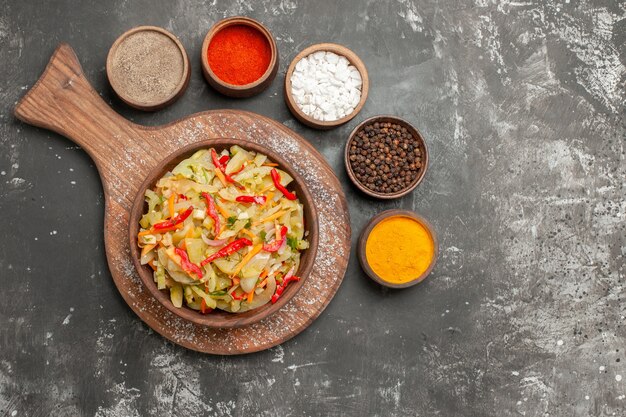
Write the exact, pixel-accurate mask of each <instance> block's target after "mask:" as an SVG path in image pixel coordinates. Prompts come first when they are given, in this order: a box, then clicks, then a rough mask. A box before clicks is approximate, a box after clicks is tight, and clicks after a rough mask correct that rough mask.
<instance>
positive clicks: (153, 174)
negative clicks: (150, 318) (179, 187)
mask: <svg viewBox="0 0 626 417" xmlns="http://www.w3.org/2000/svg"><path fill="white" fill-rule="evenodd" d="M233 145H239V146H241V147H242V148H244V149H246V150H252V151H255V152H261V153H264V154H265V155H267V156H268V158H270V159H272V160H273V161H274V162H276V163H278V164H279V167H280V168H281V169H283V170H285V171H286V172H287V173H288V174H289V175H291V176H292V177H293V179H294V183H296V184H297V186H298V188H299V190H298V192H299V191H302V195H299V196H298V199H299V200H300V202H301V203H302V204H305V205H306V206H305V210H304V213H305V221H306V222H307V231H308V232H309V235H308V237H307V239H308V240H309V248H307V249H305V251H303V254H302V256H303V257H305V258H304V260H303V259H302V258H301V262H300V266H299V268H298V271H296V272H297V274H298V275H299V276H300V278H301V279H300V280H299V281H296V282H294V283H292V284H290V285H289V286H288V287H287V288H286V289H285V291H284V292H283V294H282V296H281V297H280V298H279V299H278V301H277V302H276V303H275V304H271V303H268V304H265V305H263V306H261V307H258V308H256V309H254V310H249V311H247V312H244V313H229V312H226V311H220V310H216V311H218V312H217V313H210V314H204V315H203V314H201V313H200V312H198V311H196V310H193V309H190V308H189V307H186V306H185V305H183V307H181V308H177V307H174V305H173V304H172V302H171V300H170V295H169V291H165V290H159V289H158V288H157V286H156V284H155V283H154V279H153V274H152V270H151V269H150V268H149V267H148V266H147V265H141V264H140V250H139V248H138V246H137V233H138V231H139V219H140V218H141V216H142V214H143V213H144V211H145V201H144V200H145V199H144V194H145V191H146V189H148V188H152V187H153V185H154V183H155V182H156V181H158V180H159V178H161V177H162V176H163V174H165V172H167V171H169V170H171V169H172V168H173V167H174V166H175V165H176V164H178V163H179V162H180V161H182V160H183V159H184V158H186V157H189V156H191V155H192V154H193V153H194V152H196V151H198V150H200V149H204V148H206V149H208V148H211V147H214V148H217V149H224V148H228V147H230V146H233ZM307 214H308V216H307ZM307 217H310V218H309V219H307ZM128 236H129V244H130V252H131V257H132V259H133V264H134V266H135V270H136V271H137V273H138V274H139V277H140V279H141V281H142V283H143V285H144V286H145V287H146V288H147V289H148V292H150V293H151V294H152V296H153V297H154V298H156V299H157V301H158V302H159V303H160V304H162V305H163V306H164V307H165V308H167V309H168V310H169V311H170V312H172V313H173V314H174V315H176V316H177V317H180V318H181V319H183V320H185V321H189V322H192V323H195V324H198V325H202V326H206V327H211V328H235V327H242V326H247V325H250V324H253V323H256V322H258V321H261V320H263V319H265V318H266V317H268V316H270V315H272V314H273V313H275V312H276V311H278V310H280V309H281V308H282V307H283V306H285V305H286V304H287V303H288V302H289V301H291V299H292V298H293V297H294V296H295V295H296V293H297V292H298V291H299V290H300V288H301V287H302V286H303V285H304V283H305V281H306V280H307V279H308V278H309V276H310V274H311V272H312V270H313V265H314V263H315V257H316V255H317V248H318V244H319V224H318V215H317V208H316V207H315V204H314V200H313V197H312V195H311V193H310V191H309V189H308V188H307V186H306V184H305V182H304V180H303V179H302V177H301V176H300V174H298V173H297V172H295V170H294V169H293V168H292V167H291V166H290V165H289V164H288V163H287V161H285V160H284V159H283V158H282V157H281V156H280V155H278V154H277V153H276V152H274V151H273V150H271V149H268V148H266V147H265V146H263V145H260V144H257V143H254V142H250V141H247V140H243V139H234V138H214V139H207V140H203V141H200V142H196V143H192V144H190V145H187V146H185V147H183V148H180V149H179V150H177V151H175V152H173V153H171V154H170V155H168V156H166V157H165V158H163V160H162V161H161V163H160V164H159V165H158V166H156V167H155V168H153V170H152V171H150V173H149V174H148V175H147V176H146V178H145V179H144V181H143V182H142V184H141V185H140V186H139V190H138V193H137V195H136V196H135V199H134V201H133V205H132V208H131V212H130V219H129V235H128Z"/></svg>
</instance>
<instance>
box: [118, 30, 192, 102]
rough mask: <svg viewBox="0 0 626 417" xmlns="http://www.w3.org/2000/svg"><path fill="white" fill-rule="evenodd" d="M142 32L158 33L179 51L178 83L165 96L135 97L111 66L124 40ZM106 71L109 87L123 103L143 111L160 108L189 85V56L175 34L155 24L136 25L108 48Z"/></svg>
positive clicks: (178, 95)
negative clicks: (148, 98)
mask: <svg viewBox="0 0 626 417" xmlns="http://www.w3.org/2000/svg"><path fill="white" fill-rule="evenodd" d="M144 34H158V35H160V36H163V38H164V39H167V40H169V41H170V42H172V43H173V44H174V45H176V47H177V48H178V50H179V51H180V57H181V59H182V61H183V70H182V74H181V77H180V81H179V83H178V85H177V86H176V87H175V89H174V90H173V91H172V92H171V94H169V95H168V96H167V97H164V98H160V99H154V100H146V99H139V98H137V97H135V96H134V95H133V94H132V92H129V91H128V90H127V89H126V88H125V87H124V82H123V80H122V78H123V77H122V76H121V75H119V74H117V72H116V71H115V70H114V68H113V67H114V61H115V59H116V54H117V52H118V50H119V48H120V46H121V45H122V44H123V43H124V42H126V41H127V40H128V39H129V38H130V37H131V36H142V35H144ZM148 52H149V51H148ZM106 73H107V78H108V80H109V84H111V88H113V91H115V94H117V96H118V97H119V98H120V99H121V100H122V101H123V102H124V103H126V104H128V105H129V106H131V107H134V108H136V109H138V110H145V111H154V110H160V109H162V108H164V107H167V106H169V105H170V104H172V103H173V102H175V101H176V100H178V99H179V98H180V97H181V96H182V95H183V93H184V92H185V90H186V89H187V86H188V85H189V77H190V76H191V71H190V69H189V57H188V56H187V52H186V51H185V47H184V46H183V44H182V43H180V41H179V40H178V38H176V36H174V35H173V34H171V33H170V32H168V31H167V30H165V29H162V28H160V27H156V26H138V27H136V28H133V29H130V30H129V31H127V32H124V33H123V34H122V35H120V37H119V38H117V40H116V41H115V42H114V43H113V45H112V46H111V49H109V54H108V55H107V62H106Z"/></svg>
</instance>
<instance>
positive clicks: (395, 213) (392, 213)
mask: <svg viewBox="0 0 626 417" xmlns="http://www.w3.org/2000/svg"><path fill="white" fill-rule="evenodd" d="M390 217H409V218H411V219H413V220H415V221H417V222H418V223H419V224H421V225H422V226H423V227H424V228H425V229H426V230H427V231H428V232H429V233H430V237H431V238H432V239H433V246H434V249H435V252H434V254H433V259H432V261H431V262H430V265H429V266H428V269H426V271H424V273H423V274H421V275H420V276H417V277H415V278H414V279H412V280H411V281H408V282H405V283H403V284H394V283H391V282H388V281H385V280H384V279H382V278H381V277H380V276H379V275H378V274H376V273H375V272H374V271H373V270H372V268H371V267H370V265H369V263H368V262H367V257H366V255H365V244H366V243H367V239H368V238H369V235H370V233H371V232H372V230H373V229H374V227H375V226H376V225H377V224H379V223H380V222H382V221H383V220H386V219H388V218H390ZM438 246H439V243H438V241H437V235H436V234H435V230H434V229H433V227H432V226H431V225H430V223H428V221H426V219H425V218H423V217H422V216H420V215H419V214H417V213H415V212H412V211H408V210H396V209H394V210H386V211H383V212H382V213H379V214H377V215H376V216H374V217H373V218H372V219H371V220H370V221H369V222H368V223H367V225H365V228H364V229H363V232H361V236H359V242H358V246H357V249H358V257H359V263H360V264H361V268H363V270H364V271H365V273H366V274H367V276H369V277H370V278H371V279H372V280H374V281H376V282H377V283H379V284H380V285H384V286H385V287H389V288H407V287H411V286H413V285H416V284H419V283H420V282H422V281H423V280H424V279H425V278H426V277H427V276H428V275H429V274H430V273H431V271H432V270H433V268H434V267H435V263H436V262H437V257H438V256H439V248H438Z"/></svg>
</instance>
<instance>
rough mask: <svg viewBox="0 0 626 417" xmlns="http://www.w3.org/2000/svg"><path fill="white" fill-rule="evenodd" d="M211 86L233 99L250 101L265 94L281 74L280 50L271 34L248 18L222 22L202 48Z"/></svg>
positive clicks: (213, 29) (204, 65) (210, 33)
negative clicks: (247, 98) (279, 65)
mask: <svg viewBox="0 0 626 417" xmlns="http://www.w3.org/2000/svg"><path fill="white" fill-rule="evenodd" d="M201 59H202V72H203V73H204V77H205V78H206V80H207V82H208V83H209V84H210V85H211V87H213V88H214V89H215V90H217V91H218V92H220V93H222V94H224V95H226V96H229V97H250V96H253V95H255V94H258V93H260V92H261V91H263V90H265V89H266V88H267V87H269V85H270V84H271V83H272V81H273V80H274V78H275V77H276V73H277V71H278V48H277V47H276V41H275V40H274V37H273V36H272V34H271V33H270V31H269V30H268V29H267V28H266V27H265V26H264V25H263V24H261V23H260V22H258V21H256V20H254V19H251V18H249V17H244V16H236V17H229V18H227V19H223V20H220V21H219V22H217V23H216V24H215V25H213V27H212V28H211V29H210V30H209V32H208V33H207V35H206V37H205V38H204V42H203V44H202V53H201Z"/></svg>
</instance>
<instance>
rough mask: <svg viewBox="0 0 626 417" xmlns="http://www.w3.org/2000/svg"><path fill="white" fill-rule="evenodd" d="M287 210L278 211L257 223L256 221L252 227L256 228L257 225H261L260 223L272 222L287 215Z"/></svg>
mask: <svg viewBox="0 0 626 417" xmlns="http://www.w3.org/2000/svg"><path fill="white" fill-rule="evenodd" d="M288 211H289V210H279V211H277V212H276V213H274V214H272V215H271V216H267V217H266V218H264V219H261V220H259V221H256V222H254V223H252V224H253V225H254V226H256V225H257V224H261V223H265V222H269V221H270V220H274V219H277V218H279V217H280V216H282V215H283V214H285V213H287V212H288Z"/></svg>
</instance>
